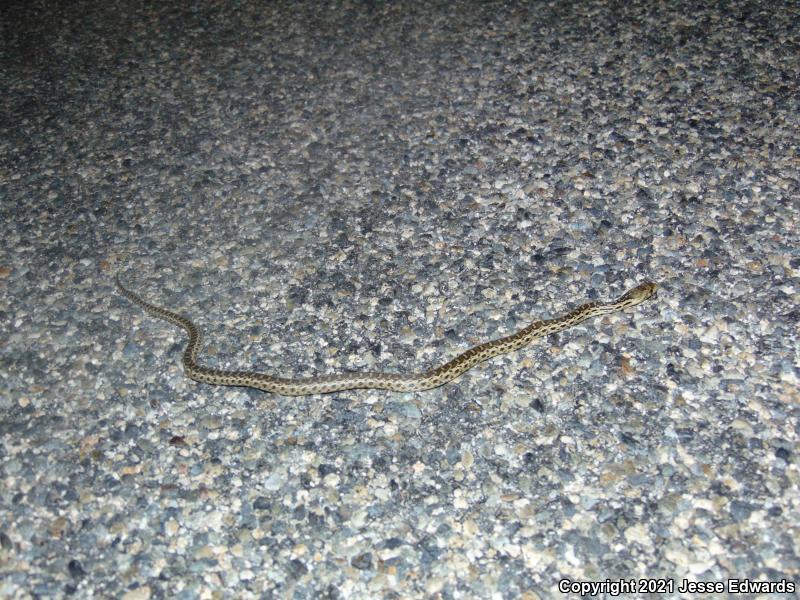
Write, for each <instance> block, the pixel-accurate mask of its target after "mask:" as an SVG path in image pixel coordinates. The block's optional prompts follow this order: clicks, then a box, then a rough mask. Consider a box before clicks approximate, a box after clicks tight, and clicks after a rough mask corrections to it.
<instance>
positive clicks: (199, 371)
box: [115, 275, 658, 396]
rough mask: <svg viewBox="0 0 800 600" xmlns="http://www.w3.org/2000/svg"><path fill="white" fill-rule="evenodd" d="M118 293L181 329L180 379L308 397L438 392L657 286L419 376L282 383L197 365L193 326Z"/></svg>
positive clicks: (197, 337)
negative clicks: (360, 391) (363, 391)
mask: <svg viewBox="0 0 800 600" xmlns="http://www.w3.org/2000/svg"><path fill="white" fill-rule="evenodd" d="M115 281H116V284H117V288H118V289H119V291H120V293H122V295H123V296H125V297H126V298H127V299H128V300H130V301H131V302H133V303H135V304H138V305H139V306H141V307H142V308H143V309H144V310H145V312H147V313H149V314H151V315H152V316H154V317H156V318H158V319H163V320H164V321H167V322H169V323H172V324H173V325H177V326H178V327H181V328H183V329H185V330H186V332H187V333H188V334H189V342H188V344H187V345H186V350H185V351H184V352H183V368H184V371H185V372H186V375H188V376H189V377H191V378H192V379H194V380H196V381H201V382H203V383H212V384H215V385H236V386H244V387H251V388H256V389H259V390H264V391H265V392H274V393H276V394H281V395H283V396H305V395H310V394H326V393H328V392H339V391H342V390H351V389H356V388H372V389H382V390H392V391H395V392H419V391H422V390H429V389H432V388H435V387H439V386H440V385H442V384H445V383H447V382H448V381H452V380H453V379H455V378H456V377H458V376H459V375H461V374H462V373H464V372H465V371H468V370H469V369H471V368H472V367H474V366H475V365H477V364H478V363H480V362H483V361H485V360H488V359H490V358H492V357H494V356H498V355H500V354H506V353H508V352H513V351H515V350H519V349H520V348H522V347H523V346H526V345H528V344H529V343H530V342H532V341H533V340H534V339H536V338H539V337H543V336H546V335H550V334H551V333H556V332H558V331H563V330H564V329H567V328H569V327H572V326H573V325H577V324H578V323H580V322H582V321H585V320H586V319H590V318H592V317H596V316H597V315H605V314H609V313H613V312H617V311H618V310H622V309H623V308H627V307H628V306H636V305H637V304H640V303H641V302H644V301H645V300H647V299H648V298H649V297H650V296H652V295H653V294H655V293H656V289H657V288H658V286H657V285H656V284H655V283H651V282H645V283H642V284H640V285H637V286H636V287H635V288H633V289H631V290H630V291H628V292H626V293H624V294H623V295H622V296H620V297H619V298H617V299H616V300H613V301H611V302H605V303H601V302H589V303H588V304H583V305H581V306H579V307H578V308H576V309H574V310H572V311H570V312H568V313H567V314H565V315H564V316H562V317H558V318H556V319H549V320H545V321H535V322H533V323H531V324H530V325H528V326H527V327H526V328H525V329H521V330H520V331H518V332H516V333H514V334H513V335H509V336H507V337H504V338H500V339H497V340H492V341H490V342H485V343H483V344H479V345H477V346H474V347H472V348H470V349H469V350H467V351H466V352H462V353H461V354H459V355H458V356H456V357H455V358H454V359H453V360H451V361H450V362H447V363H444V364H443V365H441V366H438V367H435V368H433V369H430V370H428V371H425V372H424V373H412V374H407V375H406V374H391V373H342V374H338V375H323V376H320V377H308V378H303V379H287V378H283V377H273V376H272V375H267V374H265V373H255V372H253V371H225V370H221V369H212V368H211V367H205V366H203V365H199V364H197V355H198V354H200V346H201V344H202V335H201V334H200V331H199V330H198V329H197V327H196V326H195V324H194V323H192V322H191V321H190V320H189V319H187V318H186V317H184V316H183V315H180V314H178V313H176V312H173V311H171V310H167V309H166V308H161V307H160V306H156V305H155V304H150V303H149V302H147V301H146V300H144V299H143V298H142V297H141V296H138V295H137V294H135V293H133V292H132V291H130V290H128V289H126V288H125V287H124V286H123V285H122V283H120V280H119V275H117V276H116V278H115Z"/></svg>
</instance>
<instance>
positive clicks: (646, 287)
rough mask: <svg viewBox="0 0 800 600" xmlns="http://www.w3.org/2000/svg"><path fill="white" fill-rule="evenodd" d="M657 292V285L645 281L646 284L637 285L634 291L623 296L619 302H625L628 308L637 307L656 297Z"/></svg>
mask: <svg viewBox="0 0 800 600" xmlns="http://www.w3.org/2000/svg"><path fill="white" fill-rule="evenodd" d="M657 290H658V284H657V283H653V282H652V281H645V282H644V283H640V284H639V285H637V286H636V287H635V288H633V289H632V290H629V291H627V292H625V293H624V294H622V296H620V297H619V300H617V302H624V303H625V304H626V306H636V305H637V304H639V303H641V302H644V301H645V300H647V299H648V298H649V297H650V296H652V295H654V294H655V293H656V291H657Z"/></svg>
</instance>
